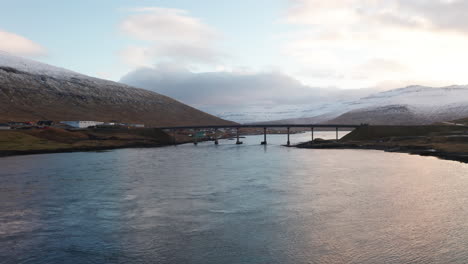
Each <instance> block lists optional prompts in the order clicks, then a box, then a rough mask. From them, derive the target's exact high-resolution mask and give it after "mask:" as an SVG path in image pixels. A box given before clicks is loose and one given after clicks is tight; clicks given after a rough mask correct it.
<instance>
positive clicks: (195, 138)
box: [193, 129, 198, 146]
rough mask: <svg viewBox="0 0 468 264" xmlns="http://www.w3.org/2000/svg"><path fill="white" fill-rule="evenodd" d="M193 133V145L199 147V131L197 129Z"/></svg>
mask: <svg viewBox="0 0 468 264" xmlns="http://www.w3.org/2000/svg"><path fill="white" fill-rule="evenodd" d="M193 132H194V133H193V144H194V145H195V146H196V145H198V130H197V129H195V130H194V131H193Z"/></svg>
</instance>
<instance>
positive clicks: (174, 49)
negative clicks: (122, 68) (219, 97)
mask: <svg viewBox="0 0 468 264" xmlns="http://www.w3.org/2000/svg"><path fill="white" fill-rule="evenodd" d="M130 11H131V12H132V13H133V14H132V15H130V16H128V17H127V18H125V19H124V20H123V21H122V22H121V24H120V30H121V31H122V32H123V33H124V34H125V35H127V36H129V37H131V38H133V39H135V40H138V41H142V42H144V43H145V44H139V45H133V46H129V47H127V48H126V49H124V50H122V51H121V52H120V55H121V57H122V59H123V60H124V62H126V63H127V64H130V65H133V66H148V65H152V64H154V63H155V62H161V61H171V62H178V63H184V64H188V63H195V64H215V63H216V62H218V61H219V60H220V58H221V57H222V56H223V55H222V54H221V52H219V51H218V50H217V48H216V47H215V46H216V42H217V41H218V40H219V39H220V38H221V35H220V34H219V33H218V32H217V31H216V30H215V29H213V28H211V27H210V26H208V25H206V24H204V23H203V22H202V21H201V20H200V19H197V18H195V17H192V16H190V14H189V13H188V12H187V11H185V10H181V9H172V8H159V7H145V8H135V9H131V10H130Z"/></svg>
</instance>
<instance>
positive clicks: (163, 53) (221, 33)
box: [0, 0, 468, 122]
mask: <svg viewBox="0 0 468 264" xmlns="http://www.w3.org/2000/svg"><path fill="white" fill-rule="evenodd" d="M25 2H28V3H29V5H28V8H23V4H24V3H25ZM46 2H47V4H48V5H47V6H46V5H44V3H43V2H41V3H37V2H36V3H34V2H31V1H24V2H8V3H6V4H4V6H3V7H4V8H2V10H0V50H4V51H6V52H9V53H11V54H13V55H17V56H21V57H25V58H29V59H33V60H36V61H39V62H43V63H47V64H50V65H53V66H56V67H61V68H65V69H68V70H71V71H74V72H77V73H81V74H84V75H88V76H92V77H96V78H102V79H106V80H111V81H116V82H120V83H124V84H127V85H131V86H134V87H137V88H143V89H146V90H150V91H154V92H158V93H160V94H164V95H166V96H169V97H171V98H174V99H176V100H179V101H181V102H183V103H185V104H188V105H191V106H193V107H195V108H199V109H201V110H203V111H206V112H208V113H211V114H214V115H216V116H220V117H223V118H231V117H235V116H237V115H243V116H244V117H242V118H241V119H242V120H237V121H247V122H248V121H249V120H250V121H253V119H255V120H260V119H263V120H274V119H284V118H298V117H307V115H308V114H307V113H310V115H309V117H310V116H314V115H320V114H321V111H320V110H317V109H316V110H317V111H315V110H313V109H312V108H317V104H335V105H339V104H341V103H342V102H343V101H348V102H352V101H355V100H358V99H359V98H363V97H366V96H369V95H371V94H375V93H378V92H381V91H387V90H392V89H399V88H404V87H408V86H413V85H419V86H424V87H447V86H452V85H466V84H468V76H466V74H465V73H464V63H465V61H468V53H467V52H466V51H465V47H466V46H467V45H468V30H467V28H468V23H467V21H465V19H464V17H463V14H464V13H463V10H467V11H468V4H465V3H463V2H462V1H447V0H431V1H426V2H424V3H423V2H419V1H418V2H407V1H401V0H391V1H379V0H378V1H374V0H372V1H370V0H346V1H337V0H334V1H327V2H322V1H318V0H275V1H264V0H261V1H260V0H259V1H253V2H252V1H247V0H243V1H236V2H232V1H217V2H215V3H213V2H210V1H197V2H196V3H194V2H192V1H188V0H178V1H169V0H157V1H149V0H142V1H138V2H135V1H132V0H118V1H111V0H103V1H99V2H95V1H80V2H76V3H64V2H61V1H58V0H48V1H46ZM13 16H14V17H13ZM239 18H242V19H239ZM30 21H34V23H29V22H30ZM448 66H450V70H447V68H448ZM311 111H312V112H311ZM293 112H294V113H293ZM252 113H259V114H258V115H260V116H257V117H249V115H251V114H252ZM282 113H288V114H282ZM302 113H304V114H302Z"/></svg>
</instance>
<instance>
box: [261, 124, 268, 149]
mask: <svg viewBox="0 0 468 264" xmlns="http://www.w3.org/2000/svg"><path fill="white" fill-rule="evenodd" d="M266 133H267V128H266V127H264V128H263V141H262V143H260V144H262V145H266V144H267V140H266Z"/></svg>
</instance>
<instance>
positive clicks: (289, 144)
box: [287, 127, 291, 146]
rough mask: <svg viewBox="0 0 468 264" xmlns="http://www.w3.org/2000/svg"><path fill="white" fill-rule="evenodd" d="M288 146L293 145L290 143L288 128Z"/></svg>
mask: <svg viewBox="0 0 468 264" xmlns="http://www.w3.org/2000/svg"><path fill="white" fill-rule="evenodd" d="M287 145H288V146H289V145H291V142H290V141H289V127H288V142H287Z"/></svg>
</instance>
